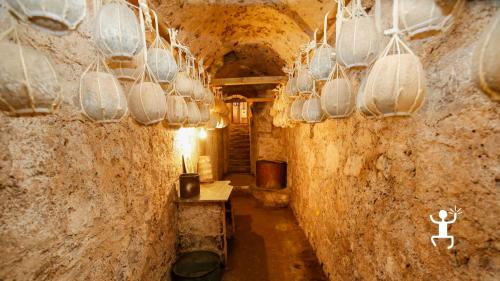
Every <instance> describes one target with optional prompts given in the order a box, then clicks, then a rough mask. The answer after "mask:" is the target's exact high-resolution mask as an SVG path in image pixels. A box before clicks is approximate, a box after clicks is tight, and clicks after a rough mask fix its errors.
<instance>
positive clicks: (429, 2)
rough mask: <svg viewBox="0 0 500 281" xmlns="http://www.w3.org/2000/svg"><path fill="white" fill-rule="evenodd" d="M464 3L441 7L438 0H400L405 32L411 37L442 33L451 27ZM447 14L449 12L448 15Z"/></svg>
mask: <svg viewBox="0 0 500 281" xmlns="http://www.w3.org/2000/svg"><path fill="white" fill-rule="evenodd" d="M441 2H443V1H441ZM464 2H465V1H464V0H455V1H448V3H447V4H448V5H447V6H449V7H441V6H440V5H438V3H437V1H436V0H418V1H415V0H399V19H400V22H401V23H402V27H403V29H404V31H406V32H407V33H408V34H409V35H410V36H415V35H418V34H423V33H426V32H438V31H442V30H445V29H446V28H448V27H449V26H450V25H451V23H452V21H453V17H454V16H455V15H456V14H457V13H458V12H459V11H460V10H461V9H462V7H463V4H464ZM450 3H451V5H450ZM443 8H445V9H443ZM445 12H448V13H447V15H446V14H445Z"/></svg>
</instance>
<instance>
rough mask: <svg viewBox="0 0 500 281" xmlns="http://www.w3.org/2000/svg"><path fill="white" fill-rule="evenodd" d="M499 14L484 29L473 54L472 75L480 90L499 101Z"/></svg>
mask: <svg viewBox="0 0 500 281" xmlns="http://www.w3.org/2000/svg"><path fill="white" fill-rule="evenodd" d="M499 46H500V12H498V13H497V15H496V16H495V17H494V18H493V20H492V22H491V24H490V25H489V26H488V27H487V28H486V30H485V33H484V34H483V36H482V38H481V40H480V41H479V43H478V44H477V47H476V49H475V52H474V61H473V73H474V76H475V78H476V81H477V83H478V84H479V86H480V87H481V89H482V90H483V91H484V92H485V93H486V94H487V95H488V96H490V97H491V99H493V100H495V101H500V49H499V48H500V47H499Z"/></svg>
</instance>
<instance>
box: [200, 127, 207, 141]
mask: <svg viewBox="0 0 500 281" xmlns="http://www.w3.org/2000/svg"><path fill="white" fill-rule="evenodd" d="M198 138H199V139H201V140H204V139H206V138H207V131H206V130H205V128H201V129H200V131H199V132H198Z"/></svg>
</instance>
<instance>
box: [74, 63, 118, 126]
mask: <svg viewBox="0 0 500 281" xmlns="http://www.w3.org/2000/svg"><path fill="white" fill-rule="evenodd" d="M80 105H81V108H82V111H83V113H84V114H85V116H87V117H88V118H89V119H90V120H92V121H94V122H98V123H107V122H117V121H120V120H121V119H122V117H123V116H125V114H126V113H127V98H126V97H125V94H124V93H123V89H122V86H121V85H120V82H118V80H117V79H116V78H115V77H114V76H113V75H112V74H109V73H106V72H97V71H91V72H86V73H85V74H83V75H82V78H81V81H80Z"/></svg>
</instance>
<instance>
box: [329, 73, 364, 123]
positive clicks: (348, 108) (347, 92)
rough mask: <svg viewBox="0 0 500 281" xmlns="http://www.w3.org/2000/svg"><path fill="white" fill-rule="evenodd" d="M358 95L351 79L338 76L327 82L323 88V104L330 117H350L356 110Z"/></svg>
mask: <svg viewBox="0 0 500 281" xmlns="http://www.w3.org/2000/svg"><path fill="white" fill-rule="evenodd" d="M355 100H356V96H355V95H354V93H353V91H352V86H351V81H349V79H346V78H336V79H333V80H330V81H328V82H326V83H325V85H324V86H323V89H322V90H321V106H322V108H323V110H324V112H325V113H326V114H327V115H328V117H330V118H343V117H348V116H349V115H351V113H352V112H353V111H354V106H355V104H356V101H355Z"/></svg>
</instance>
